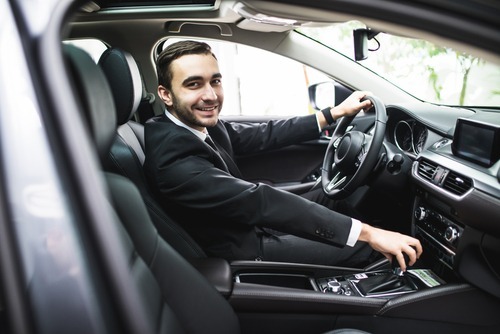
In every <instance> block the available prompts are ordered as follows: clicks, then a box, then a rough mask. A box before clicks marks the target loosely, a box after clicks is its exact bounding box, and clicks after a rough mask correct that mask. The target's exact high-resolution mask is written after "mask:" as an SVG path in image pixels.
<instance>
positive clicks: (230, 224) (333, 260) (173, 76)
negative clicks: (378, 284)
mask: <svg viewBox="0 0 500 334" xmlns="http://www.w3.org/2000/svg"><path fill="white" fill-rule="evenodd" d="M157 74H158V82H159V86H158V95H159V97H160V98H161V99H162V100H163V102H164V103H165V105H166V109H167V110H166V111H165V114H164V115H162V116H160V117H158V118H157V119H156V120H155V121H154V122H149V123H147V124H146V126H145V141H146V160H145V164H144V168H145V172H146V176H147V177H148V181H149V182H150V184H151V186H152V188H153V190H154V192H155V193H156V196H157V198H158V199H159V201H160V203H161V204H162V206H163V208H164V209H165V210H166V211H167V212H168V213H169V214H171V215H173V216H174V217H176V218H177V220H178V221H181V222H182V224H183V226H184V227H185V228H186V230H187V231H188V232H189V233H190V234H191V235H192V236H193V237H194V239H195V240H196V241H197V242H198V243H199V244H200V245H201V246H202V247H203V248H204V250H205V251H206V253H207V254H208V255H210V256H217V257H222V258H226V259H228V260H236V259H239V260H248V259H263V260H269V261H284V262H302V263H316V264H325V265H349V266H362V265H365V264H366V262H367V261H368V260H369V259H370V257H371V256H372V255H373V253H376V254H379V253H377V252H380V253H381V254H383V255H384V256H386V257H387V258H389V259H391V258H392V256H396V257H397V259H398V261H399V263H400V265H401V268H402V269H404V268H405V263H404V260H403V254H402V253H403V252H404V253H406V254H407V255H408V256H409V258H410V264H413V263H414V262H415V261H416V259H417V258H418V257H419V256H420V255H421V253H422V246H421V245H420V242H419V241H418V240H417V239H415V238H412V237H410V236H406V235H403V234H399V233H396V232H391V231H386V230H382V229H378V228H375V227H372V226H370V225H368V224H364V223H361V222H360V221H358V220H356V219H353V218H350V217H349V216H345V215H343V214H340V213H338V212H335V211H333V210H331V209H329V208H327V207H326V206H324V205H320V204H318V203H316V202H314V201H312V200H310V199H306V198H304V197H303V196H299V195H295V194H292V193H289V192H285V191H282V190H279V189H276V188H273V187H271V186H268V185H265V184H255V183H251V182H247V181H245V180H243V179H242V178H241V174H240V172H239V170H238V167H237V165H236V164H235V163H234V160H233V155H234V154H238V153H252V152H257V151H260V150H268V149H273V148H278V147H283V146H286V145H290V144H294V143H299V142H302V141H305V140H311V139H315V138H318V137H319V134H320V130H321V129H322V128H323V127H325V126H327V125H328V123H327V119H328V120H330V121H331V120H332V119H338V118H340V117H342V116H347V115H354V114H356V113H357V112H358V111H359V110H361V109H363V108H370V107H371V102H370V101H368V100H366V101H363V102H360V101H361V100H362V99H363V98H364V97H365V95H366V93H365V92H354V93H353V94H352V95H351V96H350V97H348V98H347V99H346V100H345V101H343V102H342V103H341V104H340V105H338V106H336V107H333V108H331V109H330V110H327V112H328V114H327V113H322V112H318V113H316V114H314V115H308V116H302V117H293V118H290V119H287V120H277V121H270V122H267V123H263V124H260V125H257V126H254V125H249V124H242V123H228V122H224V121H222V120H220V119H219V118H218V116H219V113H220V111H221V108H222V103H223V100H224V94H223V89H222V84H221V79H222V75H221V73H220V72H219V67H218V62H217V59H216V57H215V55H214V54H213V53H212V51H211V48H210V46H209V45H208V44H206V43H201V42H195V41H182V42H177V43H174V44H172V45H170V46H168V47H167V48H166V49H165V50H164V51H163V52H162V53H161V54H160V55H159V57H158V59H157ZM346 245H347V247H344V246H346ZM370 246H371V247H370ZM373 250H375V251H376V252H374V251H373Z"/></svg>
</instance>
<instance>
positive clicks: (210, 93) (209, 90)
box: [202, 85, 217, 100]
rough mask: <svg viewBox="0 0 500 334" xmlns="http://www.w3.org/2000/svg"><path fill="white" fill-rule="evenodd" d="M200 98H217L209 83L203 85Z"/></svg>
mask: <svg viewBox="0 0 500 334" xmlns="http://www.w3.org/2000/svg"><path fill="white" fill-rule="evenodd" d="M202 98H203V99H204V100H215V99H216V98H217V94H216V93H215V90H214V88H213V87H212V86H211V85H206V86H205V88H204V91H203V97H202Z"/></svg>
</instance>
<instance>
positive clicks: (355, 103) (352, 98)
mask: <svg viewBox="0 0 500 334" xmlns="http://www.w3.org/2000/svg"><path fill="white" fill-rule="evenodd" d="M367 95H371V93H370V92H365V91H356V92H353V93H352V94H351V95H349V97H348V98H346V99H345V100H344V101H342V103H340V104H339V105H337V106H335V107H331V108H330V113H331V114H332V117H333V119H334V120H337V119H339V118H341V117H344V116H353V115H356V114H357V113H358V112H360V111H361V110H368V109H370V108H371V107H372V106H373V104H372V102H371V101H370V100H363V101H361V100H362V99H364V98H365V97H366V96H367ZM327 125H328V122H327V121H326V119H325V117H324V116H323V115H322V114H321V113H320V126H321V128H324V127H326V126H327Z"/></svg>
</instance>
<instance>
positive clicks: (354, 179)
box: [321, 96, 387, 199]
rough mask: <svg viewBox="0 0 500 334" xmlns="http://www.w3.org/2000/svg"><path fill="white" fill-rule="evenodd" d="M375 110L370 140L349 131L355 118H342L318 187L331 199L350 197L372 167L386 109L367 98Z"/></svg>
mask: <svg viewBox="0 0 500 334" xmlns="http://www.w3.org/2000/svg"><path fill="white" fill-rule="evenodd" d="M363 100H370V101H371V102H372V104H373V107H374V108H375V131H374V133H373V136H371V135H368V134H365V133H363V132H360V131H349V132H347V128H348V126H349V124H351V122H352V120H353V119H354V116H346V117H343V118H342V119H341V120H340V122H339V123H338V125H337V126H336V128H335V131H334V132H333V135H332V138H331V139H330V142H329V143H328V147H327V149H326V153H325V157H324V159H323V166H322V168H321V186H322V187H323V192H324V193H325V195H326V196H327V197H329V198H332V199H341V198H345V197H347V196H349V195H350V194H351V193H352V192H353V191H354V190H356V189H357V188H358V187H359V186H361V185H362V184H364V182H365V181H366V179H367V177H368V175H369V174H370V172H371V171H372V170H373V168H374V167H375V164H376V163H377V160H378V158H379V153H380V149H381V147H382V142H383V140H384V134H385V126H386V123H387V113H386V110H385V105H384V104H383V103H382V102H381V101H380V99H379V98H377V97H375V96H366V97H365V98H364V99H363Z"/></svg>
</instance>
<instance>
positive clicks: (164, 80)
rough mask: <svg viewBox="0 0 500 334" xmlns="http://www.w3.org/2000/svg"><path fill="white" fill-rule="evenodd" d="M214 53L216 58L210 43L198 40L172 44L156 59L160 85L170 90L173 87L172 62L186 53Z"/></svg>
mask: <svg viewBox="0 0 500 334" xmlns="http://www.w3.org/2000/svg"><path fill="white" fill-rule="evenodd" d="M193 54H194V55H199V54H205V55H210V54H211V55H212V56H213V57H214V58H215V59H217V57H215V54H214V53H213V52H212V48H211V47H210V45H208V44H207V43H204V42H198V41H191V40H186V41H180V42H175V43H172V44H170V45H169V46H167V47H166V48H165V50H163V51H162V52H161V53H160V54H159V55H158V58H157V59H156V73H157V75H158V85H162V86H163V87H165V88H167V89H168V90H171V89H172V71H171V69H170V64H172V62H173V61H174V60H176V59H177V58H180V57H182V56H185V55H193Z"/></svg>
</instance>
